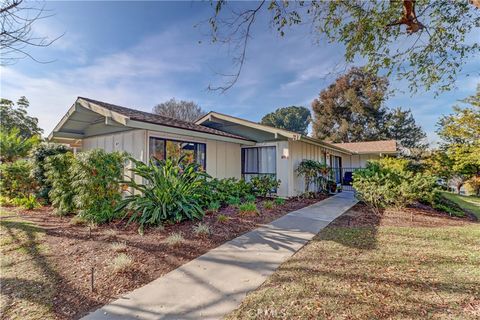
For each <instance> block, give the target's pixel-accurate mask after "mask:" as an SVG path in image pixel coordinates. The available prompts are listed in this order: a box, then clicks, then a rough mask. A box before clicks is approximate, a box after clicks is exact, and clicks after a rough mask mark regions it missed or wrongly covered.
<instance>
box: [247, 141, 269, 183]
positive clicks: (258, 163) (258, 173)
mask: <svg viewBox="0 0 480 320" xmlns="http://www.w3.org/2000/svg"><path fill="white" fill-rule="evenodd" d="M261 148H273V149H274V150H275V173H271V172H246V171H245V153H244V152H243V150H245V149H261ZM259 161H260V158H259V157H257V168H260V162H259ZM276 161H277V146H258V147H245V148H242V175H244V174H257V175H262V174H263V175H274V176H275V177H276V176H277V162H276Z"/></svg>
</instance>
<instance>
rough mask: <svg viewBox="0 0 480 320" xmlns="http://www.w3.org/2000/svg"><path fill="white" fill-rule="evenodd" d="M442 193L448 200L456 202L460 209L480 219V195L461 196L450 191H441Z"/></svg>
mask: <svg viewBox="0 0 480 320" xmlns="http://www.w3.org/2000/svg"><path fill="white" fill-rule="evenodd" d="M442 195H443V196H444V197H445V198H447V199H448V200H450V201H453V202H455V203H456V204H458V205H459V206H460V207H461V208H462V209H464V210H468V211H470V212H471V213H473V214H474V215H476V216H477V218H479V219H480V197H476V196H462V195H459V194H455V193H451V192H446V191H444V192H442Z"/></svg>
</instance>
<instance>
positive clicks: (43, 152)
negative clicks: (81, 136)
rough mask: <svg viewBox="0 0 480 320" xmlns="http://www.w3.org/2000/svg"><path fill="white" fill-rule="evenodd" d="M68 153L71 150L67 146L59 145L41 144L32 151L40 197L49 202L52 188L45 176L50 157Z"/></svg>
mask: <svg viewBox="0 0 480 320" xmlns="http://www.w3.org/2000/svg"><path fill="white" fill-rule="evenodd" d="M67 152H69V149H68V148H67V147H66V146H65V145H62V144H57V143H41V144H39V145H37V146H36V147H35V148H34V149H33V150H32V153H31V158H32V175H33V177H34V178H35V180H36V181H37V184H38V186H39V191H38V195H39V197H40V198H44V199H46V200H47V201H49V199H48V193H49V192H50V189H51V187H52V186H51V184H50V183H49V182H48V181H47V177H46V174H45V171H46V168H45V166H46V162H47V159H48V157H50V156H54V155H57V154H62V153H67Z"/></svg>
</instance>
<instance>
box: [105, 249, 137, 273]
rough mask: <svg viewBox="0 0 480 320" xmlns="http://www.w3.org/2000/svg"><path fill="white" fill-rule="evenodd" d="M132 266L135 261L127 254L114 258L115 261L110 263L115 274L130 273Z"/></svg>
mask: <svg viewBox="0 0 480 320" xmlns="http://www.w3.org/2000/svg"><path fill="white" fill-rule="evenodd" d="M132 265H133V259H132V258H131V257H130V256H129V255H127V254H125V253H121V254H119V255H118V256H116V257H115V258H113V260H112V261H111V263H110V266H111V267H112V270H113V272H115V273H120V272H125V271H129V270H130V269H131V267H132Z"/></svg>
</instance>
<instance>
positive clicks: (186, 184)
mask: <svg viewBox="0 0 480 320" xmlns="http://www.w3.org/2000/svg"><path fill="white" fill-rule="evenodd" d="M130 161H132V162H133V164H134V168H132V169H130V170H131V171H132V173H133V174H135V175H136V176H138V177H141V178H142V179H143V181H145V184H142V183H137V182H136V181H135V180H133V179H130V180H129V181H127V182H126V184H127V185H128V186H129V187H131V188H133V190H135V191H138V193H136V194H132V195H128V196H127V197H125V198H124V199H123V200H122V201H121V203H120V205H119V206H118V208H117V212H119V211H122V210H124V209H127V210H128V211H131V213H132V216H131V217H130V220H129V221H134V220H135V221H138V222H139V223H140V225H141V227H143V226H144V225H159V224H161V223H162V222H164V221H173V222H179V221H182V220H185V219H188V220H193V219H200V218H202V217H203V214H204V212H203V210H202V201H203V200H202V197H203V196H204V192H205V186H204V185H205V182H206V179H207V178H208V175H207V174H206V173H204V172H202V171H201V170H199V166H198V164H196V163H190V164H187V165H183V164H182V161H183V157H181V158H180V159H176V160H175V159H167V160H158V159H151V160H150V162H149V164H145V163H143V162H141V161H138V160H135V159H133V158H130Z"/></svg>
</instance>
